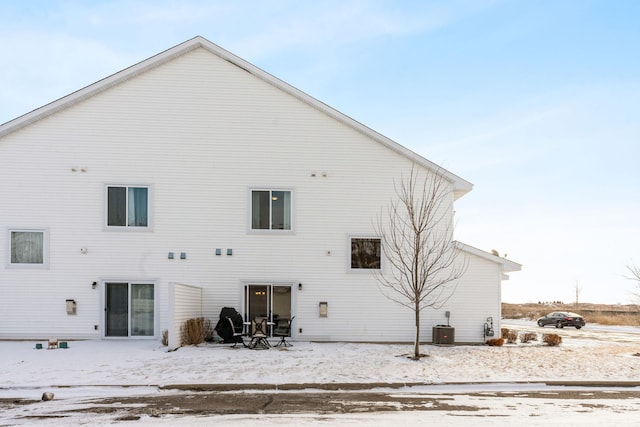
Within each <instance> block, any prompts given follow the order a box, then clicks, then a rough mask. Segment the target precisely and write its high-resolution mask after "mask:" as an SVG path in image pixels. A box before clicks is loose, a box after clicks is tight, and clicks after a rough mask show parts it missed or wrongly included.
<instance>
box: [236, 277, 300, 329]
mask: <svg viewBox="0 0 640 427" xmlns="http://www.w3.org/2000/svg"><path fill="white" fill-rule="evenodd" d="M291 295H292V293H291V285H285V284H282V285H280V284H255V285H246V286H245V287H244V297H245V310H244V312H245V321H251V320H253V319H255V318H256V317H266V318H267V319H268V320H269V321H270V322H273V323H277V322H278V319H291V315H292V314H291Z"/></svg>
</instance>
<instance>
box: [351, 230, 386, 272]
mask: <svg viewBox="0 0 640 427" xmlns="http://www.w3.org/2000/svg"><path fill="white" fill-rule="evenodd" d="M381 245H382V239H380V238H379V237H361V236H351V237H349V246H350V252H349V253H350V257H349V269H350V270H351V271H367V270H368V271H371V270H380V269H381V268H382V247H381Z"/></svg>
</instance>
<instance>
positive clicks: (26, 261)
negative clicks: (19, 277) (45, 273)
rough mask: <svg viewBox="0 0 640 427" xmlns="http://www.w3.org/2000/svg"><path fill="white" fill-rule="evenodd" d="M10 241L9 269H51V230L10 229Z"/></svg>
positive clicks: (8, 252)
mask: <svg viewBox="0 0 640 427" xmlns="http://www.w3.org/2000/svg"><path fill="white" fill-rule="evenodd" d="M8 241H9V250H8V251H7V254H8V260H7V266H8V267H17V268H48V267H49V230H47V229H43V228H37V229H30V228H10V229H9V239H8Z"/></svg>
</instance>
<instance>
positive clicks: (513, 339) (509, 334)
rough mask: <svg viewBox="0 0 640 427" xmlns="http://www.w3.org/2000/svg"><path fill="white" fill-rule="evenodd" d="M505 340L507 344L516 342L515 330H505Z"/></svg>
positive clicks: (516, 332) (516, 334)
mask: <svg viewBox="0 0 640 427" xmlns="http://www.w3.org/2000/svg"><path fill="white" fill-rule="evenodd" d="M503 338H504V337H503ZM505 339H506V340H507V344H515V343H516V342H517V341H518V331H516V330H515V329H507V336H506V338H505Z"/></svg>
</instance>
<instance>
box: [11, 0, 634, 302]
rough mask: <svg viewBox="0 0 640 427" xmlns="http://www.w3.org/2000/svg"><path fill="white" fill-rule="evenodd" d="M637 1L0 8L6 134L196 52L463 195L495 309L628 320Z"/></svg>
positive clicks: (29, 4) (460, 223)
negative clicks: (277, 85) (279, 89)
mask: <svg viewBox="0 0 640 427" xmlns="http://www.w3.org/2000/svg"><path fill="white" fill-rule="evenodd" d="M638 22H640V1H634V0H628V1H625V0H613V1H612V0H602V1H596V0H592V1H590V0H580V1H578V0H575V1H574V0H565V1H562V0H513V1H511V0H492V1H491V0H487V1H480V0H479V1H471V0H469V1H463V0H461V1H455V0H448V1H444V0H443V1H426V0H425V1H316V2H302V1H242V2H241V1H233V2H232V1H228V2H222V1H189V0H181V1H177V0H176V1H168V0H156V1H133V0H128V1H109V2H106V1H104V2H102V1H91V2H86V1H44V0H43V1H35V0H32V1H19V0H16V1H10V0H0V123H3V122H6V121H9V120H11V119H13V118H15V117H17V116H19V115H21V114H24V113H26V112H28V111H31V110H33V109H35V108H37V107H39V106H42V105H44V104H46V103H48V102H50V101H53V100H55V99H57V98H59V97H61V96H64V95H67V94H69V93H71V92H73V91H75V90H77V89H79V88H81V87H83V86H86V85H88V84H91V83H93V82H95V81H97V80H99V79H101V78H103V77H106V76H107V75H110V74H113V73H115V72H117V71H119V70H121V69H123V68H125V67H128V66H130V65H132V64H134V63H136V62H139V61H141V60H144V59H146V58H148V57H150V56H152V55H154V54H156V53H159V52H161V51H163V50H165V49H167V48H169V47H172V46H174V45H176V44H179V43H181V42H183V41H185V40H187V39H190V38H192V37H194V36H196V35H201V36H203V37H205V38H207V39H209V40H210V41H212V42H214V43H216V44H218V45H220V46H222V47H223V48H225V49H227V50H230V51H231V52H233V53H235V54H236V55H238V56H240V57H242V58H244V59H246V60H248V61H249V62H252V63H254V64H255V65H257V66H259V67H260V68H262V69H264V70H265V71H267V72H269V73H271V74H273V75H275V76H276V77H278V78H280V79H282V80H284V81H286V82H288V83H290V84H292V85H293V86H295V87H297V88H299V89H301V90H303V91H305V92H307V93H308V94H310V95H311V96H314V97H316V98H318V99H319V100H321V101H323V102H325V103H327V104H329V105H331V106H332V107H334V108H336V109H338V110H340V111H341V112H343V113H344V114H346V115H348V116H350V117H352V118H354V119H356V120H358V121H360V122H362V123H363V124H365V125H367V126H369V127H371V128H373V129H374V130H376V131H378V132H380V133H382V134H384V135H386V136H388V137H389V138H391V139H393V140H395V141H397V142H398V143H400V144H402V145H404V146H406V147H408V148H410V149H412V150H414V151H416V152H418V153H420V154H421V155H423V156H424V157H426V158H428V159H430V160H432V161H434V162H436V163H439V164H441V165H443V166H445V167H446V168H447V169H449V170H451V171H452V172H454V173H456V174H458V175H460V176H461V177H463V178H465V179H466V180H468V181H471V182H472V183H473V184H474V186H475V187H474V190H473V191H472V192H471V193H469V194H468V195H466V196H465V197H463V198H462V199H461V200H459V201H458V202H457V205H456V212H457V214H456V217H457V232H456V233H457V238H458V239H459V240H461V241H463V242H465V243H467V244H470V245H472V246H476V247H478V248H480V249H484V250H487V251H490V250H491V249H496V250H498V251H499V252H500V254H507V255H508V257H509V258H510V259H512V260H514V261H516V262H519V263H522V264H523V269H522V271H521V272H518V273H513V274H511V280H509V281H506V282H504V284H503V300H504V301H506V302H524V301H540V300H541V301H550V300H562V301H565V302H571V301H574V300H575V289H576V284H577V285H578V287H579V288H580V289H581V291H580V300H581V301H583V302H606V303H628V302H631V301H632V296H631V294H632V292H633V291H635V290H637V289H636V288H635V285H634V283H633V282H631V281H629V280H626V279H624V277H623V275H624V274H625V273H626V268H625V266H626V265H627V264H629V263H632V262H633V263H635V264H640V169H639V163H640V162H639V159H640V25H638Z"/></svg>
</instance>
